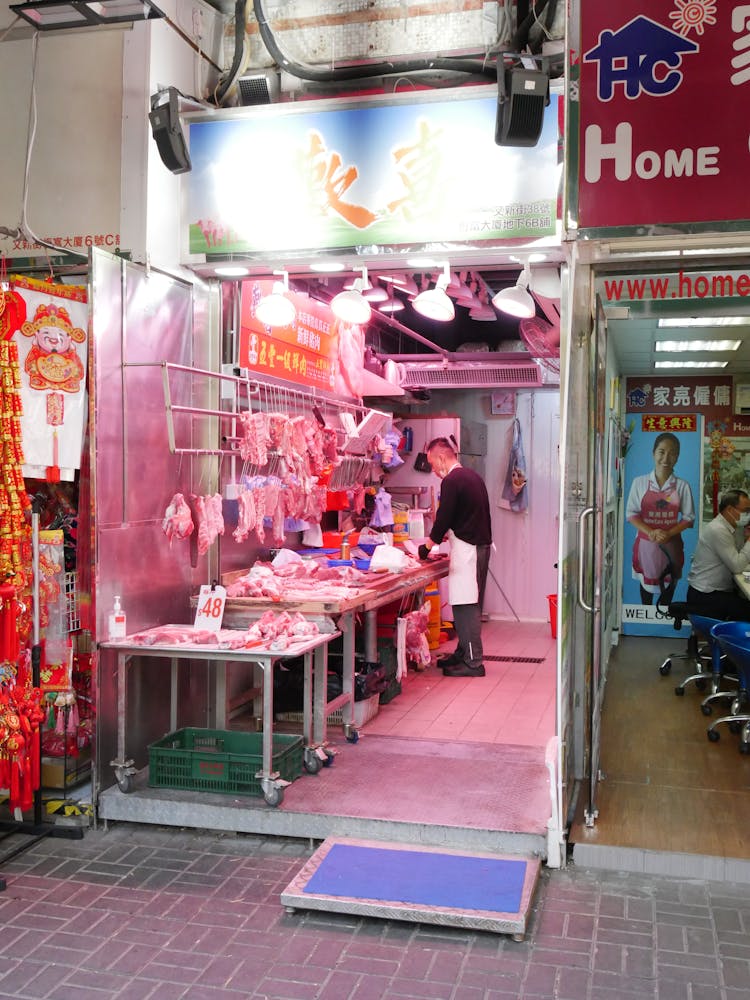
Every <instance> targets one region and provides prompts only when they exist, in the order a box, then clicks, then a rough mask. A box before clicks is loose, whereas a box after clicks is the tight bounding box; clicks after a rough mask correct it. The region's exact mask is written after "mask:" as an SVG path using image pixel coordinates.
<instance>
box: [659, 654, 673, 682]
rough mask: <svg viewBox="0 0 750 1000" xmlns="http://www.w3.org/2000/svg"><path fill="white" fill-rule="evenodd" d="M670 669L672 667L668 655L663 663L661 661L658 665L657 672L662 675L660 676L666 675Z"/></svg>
mask: <svg viewBox="0 0 750 1000" xmlns="http://www.w3.org/2000/svg"><path fill="white" fill-rule="evenodd" d="M671 669H672V660H671V658H670V657H667V659H666V660H665V661H664V663H662V665H661V666H660V667H659V673H660V674H661V675H662V677H666V676H667V674H668V673H669V671H670V670H671Z"/></svg>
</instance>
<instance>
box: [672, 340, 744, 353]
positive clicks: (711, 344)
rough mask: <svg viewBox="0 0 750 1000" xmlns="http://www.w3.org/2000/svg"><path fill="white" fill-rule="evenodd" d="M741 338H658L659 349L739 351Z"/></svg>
mask: <svg viewBox="0 0 750 1000" xmlns="http://www.w3.org/2000/svg"><path fill="white" fill-rule="evenodd" d="M741 343H742V341H741V340H657V341H656V344H655V345H654V347H655V350H657V351H672V352H673V353H678V352H680V353H684V352H685V351H738V350H739V348H740V344H741Z"/></svg>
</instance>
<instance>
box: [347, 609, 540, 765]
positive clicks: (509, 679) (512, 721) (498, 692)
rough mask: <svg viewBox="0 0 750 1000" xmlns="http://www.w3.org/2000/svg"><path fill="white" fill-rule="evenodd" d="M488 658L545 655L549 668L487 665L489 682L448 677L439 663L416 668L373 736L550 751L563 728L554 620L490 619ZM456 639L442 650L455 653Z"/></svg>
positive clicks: (371, 730)
mask: <svg viewBox="0 0 750 1000" xmlns="http://www.w3.org/2000/svg"><path fill="white" fill-rule="evenodd" d="M482 640H483V643H484V652H485V656H488V655H498V656H518V657H543V658H544V659H543V662H542V663H518V662H509V661H497V660H486V661H485V670H486V672H487V675H486V677H482V678H473V677H472V678H463V677H444V676H443V674H442V672H441V671H440V670H439V669H438V668H437V667H436V666H430V667H428V668H427V669H426V670H425V671H424V672H422V673H417V672H415V671H413V670H410V671H409V674H408V676H407V677H406V678H405V679H404V680H403V682H402V692H401V694H400V695H398V697H396V698H394V700H393V701H392V702H390V703H389V704H387V705H381V706H380V711H379V712H378V714H377V715H376V716H375V718H374V719H372V720H371V721H370V722H368V723H367V724H366V725H365V727H364V732H366V733H367V734H369V735H373V736H374V735H382V736H401V737H409V736H411V737H421V738H427V739H434V740H446V739H452V740H461V741H463V742H475V743H495V744H505V745H514V746H537V747H545V746H546V744H547V740H548V739H549V738H550V737H551V736H552V735H553V734H554V731H555V680H556V678H555V674H556V644H555V640H554V639H552V638H551V636H550V628H549V624H548V623H546V622H521V623H518V622H506V621H502V622H501V621H490V622H486V623H485V624H484V626H483V628H482ZM454 645H455V643H454V642H451V643H449V644H447V645H446V646H444V647H441V649H440V650H438V651H437V652H447V651H450V650H451V649H452V648H453V646H454Z"/></svg>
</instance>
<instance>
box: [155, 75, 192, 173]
mask: <svg viewBox="0 0 750 1000" xmlns="http://www.w3.org/2000/svg"><path fill="white" fill-rule="evenodd" d="M148 117H149V121H150V122H151V133H152V135H153V137H154V139H155V140H156V146H157V149H158V150H159V156H160V157H161V160H162V163H163V164H164V166H165V167H167V169H168V170H171V171H172V173H173V174H186V173H187V172H188V171H189V170H191V169H192V166H193V165H192V163H191V162H190V153H189V152H188V148H187V145H186V144H185V136H184V135H183V134H182V126H181V125H180V115H179V111H178V108H177V91H176V90H175V88H174V87H169V89H168V90H166V91H161V92H160V93H158V94H155V95H154V96H153V97H152V98H151V111H150V112H149V115H148Z"/></svg>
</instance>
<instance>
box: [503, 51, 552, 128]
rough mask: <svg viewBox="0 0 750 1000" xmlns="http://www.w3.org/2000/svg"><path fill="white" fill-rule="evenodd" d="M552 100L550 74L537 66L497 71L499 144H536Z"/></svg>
mask: <svg viewBox="0 0 750 1000" xmlns="http://www.w3.org/2000/svg"><path fill="white" fill-rule="evenodd" d="M548 104H549V77H548V76H547V74H546V73H543V72H542V71H541V70H537V69H521V68H516V69H506V70H502V69H500V70H499V71H498V74H497V118H496V119H495V142H496V143H497V145H498V146H536V144H537V142H538V141H539V136H540V135H541V134H542V126H543V125H544V109H545V108H546V107H547V105H548Z"/></svg>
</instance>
